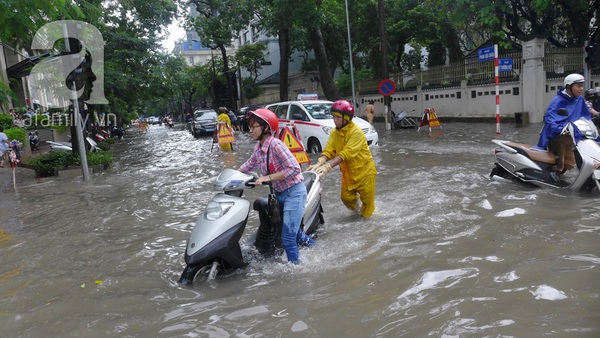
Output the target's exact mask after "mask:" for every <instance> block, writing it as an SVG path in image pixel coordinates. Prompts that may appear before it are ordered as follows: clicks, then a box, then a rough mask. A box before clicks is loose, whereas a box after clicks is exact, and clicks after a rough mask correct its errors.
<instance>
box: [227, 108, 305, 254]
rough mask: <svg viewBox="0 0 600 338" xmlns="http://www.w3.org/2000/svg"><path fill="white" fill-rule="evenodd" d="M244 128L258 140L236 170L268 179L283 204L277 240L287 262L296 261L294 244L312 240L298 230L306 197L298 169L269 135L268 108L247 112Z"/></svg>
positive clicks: (273, 120)
mask: <svg viewBox="0 0 600 338" xmlns="http://www.w3.org/2000/svg"><path fill="white" fill-rule="evenodd" d="M248 128H249V129H250V136H251V137H252V139H254V140H257V141H258V142H257V143H256V146H254V150H253V151H252V155H250V158H249V159H248V160H247V161H246V162H245V163H244V164H242V165H241V166H240V168H239V169H238V170H239V171H241V172H243V173H248V172H249V171H252V170H254V169H258V170H259V171H260V173H261V174H262V176H260V177H259V178H258V179H257V180H256V184H261V183H263V182H272V185H273V190H274V191H275V196H276V198H277V200H278V201H279V203H281V204H282V206H283V227H282V231H281V242H282V245H283V248H284V250H285V252H286V255H287V259H288V262H291V263H293V264H298V263H299V262H300V250H299V249H298V245H306V246H311V245H313V244H314V243H315V241H314V240H313V239H312V238H310V237H309V236H308V235H306V234H305V233H304V232H303V231H302V229H300V223H301V222H302V216H303V214H304V208H305V205H306V197H307V192H306V186H305V185H304V183H303V182H302V181H303V180H304V177H303V176H302V169H301V168H300V164H299V163H298V161H297V160H296V157H294V155H293V154H292V153H291V152H290V150H289V149H288V147H287V146H286V145H285V144H284V143H283V142H282V141H281V140H279V139H278V138H275V137H274V136H273V132H276V131H277V129H278V128H279V120H278V119H277V116H275V114H274V113H273V112H272V111H270V110H268V109H264V108H261V109H257V110H255V111H252V112H250V114H249V120H248ZM267 157H268V159H267ZM267 163H268V167H267Z"/></svg>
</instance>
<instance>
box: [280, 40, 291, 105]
mask: <svg viewBox="0 0 600 338" xmlns="http://www.w3.org/2000/svg"><path fill="white" fill-rule="evenodd" d="M289 39H290V31H289V30H288V29H287V28H281V29H280V30H279V100H280V101H287V100H288V99H289V93H288V87H289V75H288V72H289V68H290V44H289Z"/></svg>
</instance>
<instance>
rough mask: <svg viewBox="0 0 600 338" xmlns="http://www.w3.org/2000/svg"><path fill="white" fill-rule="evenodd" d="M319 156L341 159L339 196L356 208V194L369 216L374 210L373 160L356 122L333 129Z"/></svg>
mask: <svg viewBox="0 0 600 338" xmlns="http://www.w3.org/2000/svg"><path fill="white" fill-rule="evenodd" d="M321 156H325V157H327V159H332V158H334V157H335V156H339V157H340V158H341V159H342V163H340V165H339V166H340V171H341V172H342V190H341V196H340V197H341V199H342V202H343V203H344V205H345V206H346V207H348V208H349V209H351V210H356V208H357V204H358V197H359V196H360V200H361V202H362V207H361V214H362V216H363V217H365V218H368V217H370V216H371V215H373V212H374V211H375V175H377V170H376V169H375V162H374V161H373V157H372V156H371V150H370V149H369V146H368V145H367V139H366V138H365V134H364V133H363V131H362V130H361V129H360V127H359V126H358V125H356V124H355V123H354V122H352V121H349V122H348V124H347V125H346V126H344V127H343V128H342V129H334V130H333V131H332V132H331V135H329V139H328V140H327V145H326V146H325V149H324V150H323V153H322V154H321Z"/></svg>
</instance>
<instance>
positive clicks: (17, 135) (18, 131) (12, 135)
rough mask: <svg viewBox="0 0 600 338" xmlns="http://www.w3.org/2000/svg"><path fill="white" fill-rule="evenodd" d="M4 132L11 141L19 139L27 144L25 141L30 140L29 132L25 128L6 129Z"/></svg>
mask: <svg viewBox="0 0 600 338" xmlns="http://www.w3.org/2000/svg"><path fill="white" fill-rule="evenodd" d="M4 133H5V134H6V136H7V137H8V139H9V140H10V141H12V140H18V141H19V142H21V143H23V144H25V142H28V139H27V133H26V132H25V130H23V128H9V129H4Z"/></svg>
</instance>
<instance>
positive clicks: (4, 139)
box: [0, 126, 9, 168]
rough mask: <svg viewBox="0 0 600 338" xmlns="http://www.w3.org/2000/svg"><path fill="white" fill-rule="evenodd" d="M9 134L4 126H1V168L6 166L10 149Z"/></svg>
mask: <svg viewBox="0 0 600 338" xmlns="http://www.w3.org/2000/svg"><path fill="white" fill-rule="evenodd" d="M8 145H9V143H8V136H6V134H5V133H4V128H2V126H0V168H4V158H5V157H6V151H7V150H8Z"/></svg>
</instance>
